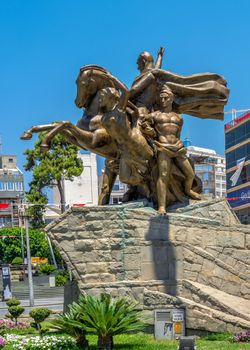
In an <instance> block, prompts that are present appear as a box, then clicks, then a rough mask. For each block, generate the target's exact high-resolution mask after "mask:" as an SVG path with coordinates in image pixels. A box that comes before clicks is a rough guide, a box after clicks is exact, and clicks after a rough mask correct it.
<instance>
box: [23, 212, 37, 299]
mask: <svg viewBox="0 0 250 350" xmlns="http://www.w3.org/2000/svg"><path fill="white" fill-rule="evenodd" d="M21 213H22V215H23V216H24V222H25V230H26V251H27V265H28V285H29V299H30V306H34V287H33V278H32V266H31V255H30V239H29V218H28V212H27V206H26V205H23V206H22V209H21Z"/></svg>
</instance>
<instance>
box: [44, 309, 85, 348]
mask: <svg viewBox="0 0 250 350" xmlns="http://www.w3.org/2000/svg"><path fill="white" fill-rule="evenodd" d="M50 327H51V328H53V329H56V330H57V331H62V332H65V333H67V334H69V335H71V336H72V337H74V338H75V339H76V344H77V346H78V347H79V348H81V349H88V341H87V339H86V332H85V329H84V328H83V323H82V322H81V321H79V318H78V313H77V312H75V311H74V309H73V308H72V305H70V306H69V312H66V313H64V314H62V315H58V316H57V318H56V319H54V320H52V321H51V322H50Z"/></svg>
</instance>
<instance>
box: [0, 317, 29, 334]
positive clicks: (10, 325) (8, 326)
mask: <svg viewBox="0 0 250 350" xmlns="http://www.w3.org/2000/svg"><path fill="white" fill-rule="evenodd" d="M29 327H30V325H29V323H26V322H17V324H16V323H15V322H13V321H11V320H8V319H3V320H0V334H1V335H4V334H5V333H6V332H7V331H8V330H12V329H25V328H29Z"/></svg>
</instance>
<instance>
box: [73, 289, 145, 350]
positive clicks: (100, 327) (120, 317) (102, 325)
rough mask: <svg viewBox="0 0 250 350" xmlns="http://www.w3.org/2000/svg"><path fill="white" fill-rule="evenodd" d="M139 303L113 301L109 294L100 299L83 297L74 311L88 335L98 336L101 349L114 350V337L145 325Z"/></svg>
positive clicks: (89, 296)
mask: <svg viewBox="0 0 250 350" xmlns="http://www.w3.org/2000/svg"><path fill="white" fill-rule="evenodd" d="M136 306H137V303H136V302H135V301H133V300H131V299H128V298H119V299H112V298H111V296H110V295H108V294H101V295H100V297H94V296H91V295H85V296H81V297H80V299H79V302H78V303H73V304H72V310H74V312H75V313H76V314H77V315H78V317H79V320H80V321H81V322H82V325H83V328H84V330H85V331H86V332H87V333H92V334H97V335H98V346H97V348H98V349H99V350H101V349H108V350H109V349H113V336H114V335H117V334H121V333H128V332H131V331H138V330H142V328H143V327H144V323H143V322H142V321H141V320H140V319H141V313H140V312H139V311H138V310H136Z"/></svg>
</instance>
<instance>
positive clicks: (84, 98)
mask: <svg viewBox="0 0 250 350" xmlns="http://www.w3.org/2000/svg"><path fill="white" fill-rule="evenodd" d="M163 53H164V49H163V48H160V49H159V51H158V57H157V59H156V63H155V64H154V59H153V57H152V55H151V54H150V53H149V52H143V53H141V54H140V56H139V57H138V60H137V64H138V69H139V71H140V75H139V76H138V77H137V78H136V79H135V81H134V82H133V84H132V87H131V89H130V90H129V89H128V88H127V87H126V86H125V85H124V84H123V83H122V82H121V81H119V80H118V79H117V78H116V77H114V76H113V75H112V74H111V73H110V72H108V71H107V70H106V69H104V68H102V67H99V66H97V65H87V66H84V67H83V68H81V69H80V73H79V75H78V78H77V81H76V84H77V96H76V99H75V103H76V105H77V107H78V108H83V109H84V113H83V116H82V118H81V119H80V120H79V121H78V122H77V125H76V126H75V125H73V124H72V123H71V122H69V121H63V122H58V123H52V124H47V125H38V126H34V127H32V128H31V129H29V130H27V131H26V132H24V134H23V135H22V137H21V138H22V139H26V140H27V139H30V138H31V137H32V133H34V132H40V131H48V132H47V134H46V136H45V138H44V140H43V143H42V145H41V150H42V151H46V150H48V149H49V143H50V140H51V139H52V138H53V137H54V136H55V135H56V134H57V133H61V134H63V135H64V136H65V137H66V138H67V139H68V140H69V141H70V142H72V143H74V144H75V145H77V146H79V147H81V148H83V149H87V150H89V151H91V152H94V153H97V154H99V155H101V156H103V157H105V158H106V163H105V171H104V176H103V185H102V191H101V194H100V197H99V204H100V205H103V204H108V203H109V197H110V192H111V190H112V186H113V184H114V181H115V179H116V176H117V175H118V174H119V177H120V180H121V181H122V182H124V183H126V184H128V185H129V190H128V191H127V193H126V194H125V195H124V198H123V200H124V202H126V201H129V200H135V199H139V198H147V199H148V200H150V201H153V203H154V204H155V206H157V208H158V212H159V213H161V214H162V213H163V214H164V213H165V212H166V207H167V206H168V205H169V204H170V203H174V202H176V201H183V199H184V198H187V197H189V198H193V199H197V200H198V199H200V193H201V191H202V186H201V181H200V179H199V178H198V177H197V176H195V173H194V168H193V165H192V163H191V161H190V160H189V158H188V157H187V155H186V150H185V148H184V146H183V143H182V141H181V139H180V134H181V128H182V124H183V120H182V117H181V115H180V114H181V113H185V114H190V115H193V116H196V117H199V118H211V119H223V116H224V112H223V109H224V105H225V104H226V103H227V99H228V94H229V90H228V89H227V87H226V81H225V79H224V78H223V77H221V76H220V75H217V74H213V73H203V74H195V75H190V76H181V75H177V74H174V73H171V72H169V71H166V70H164V69H161V64H162V57H163Z"/></svg>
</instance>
